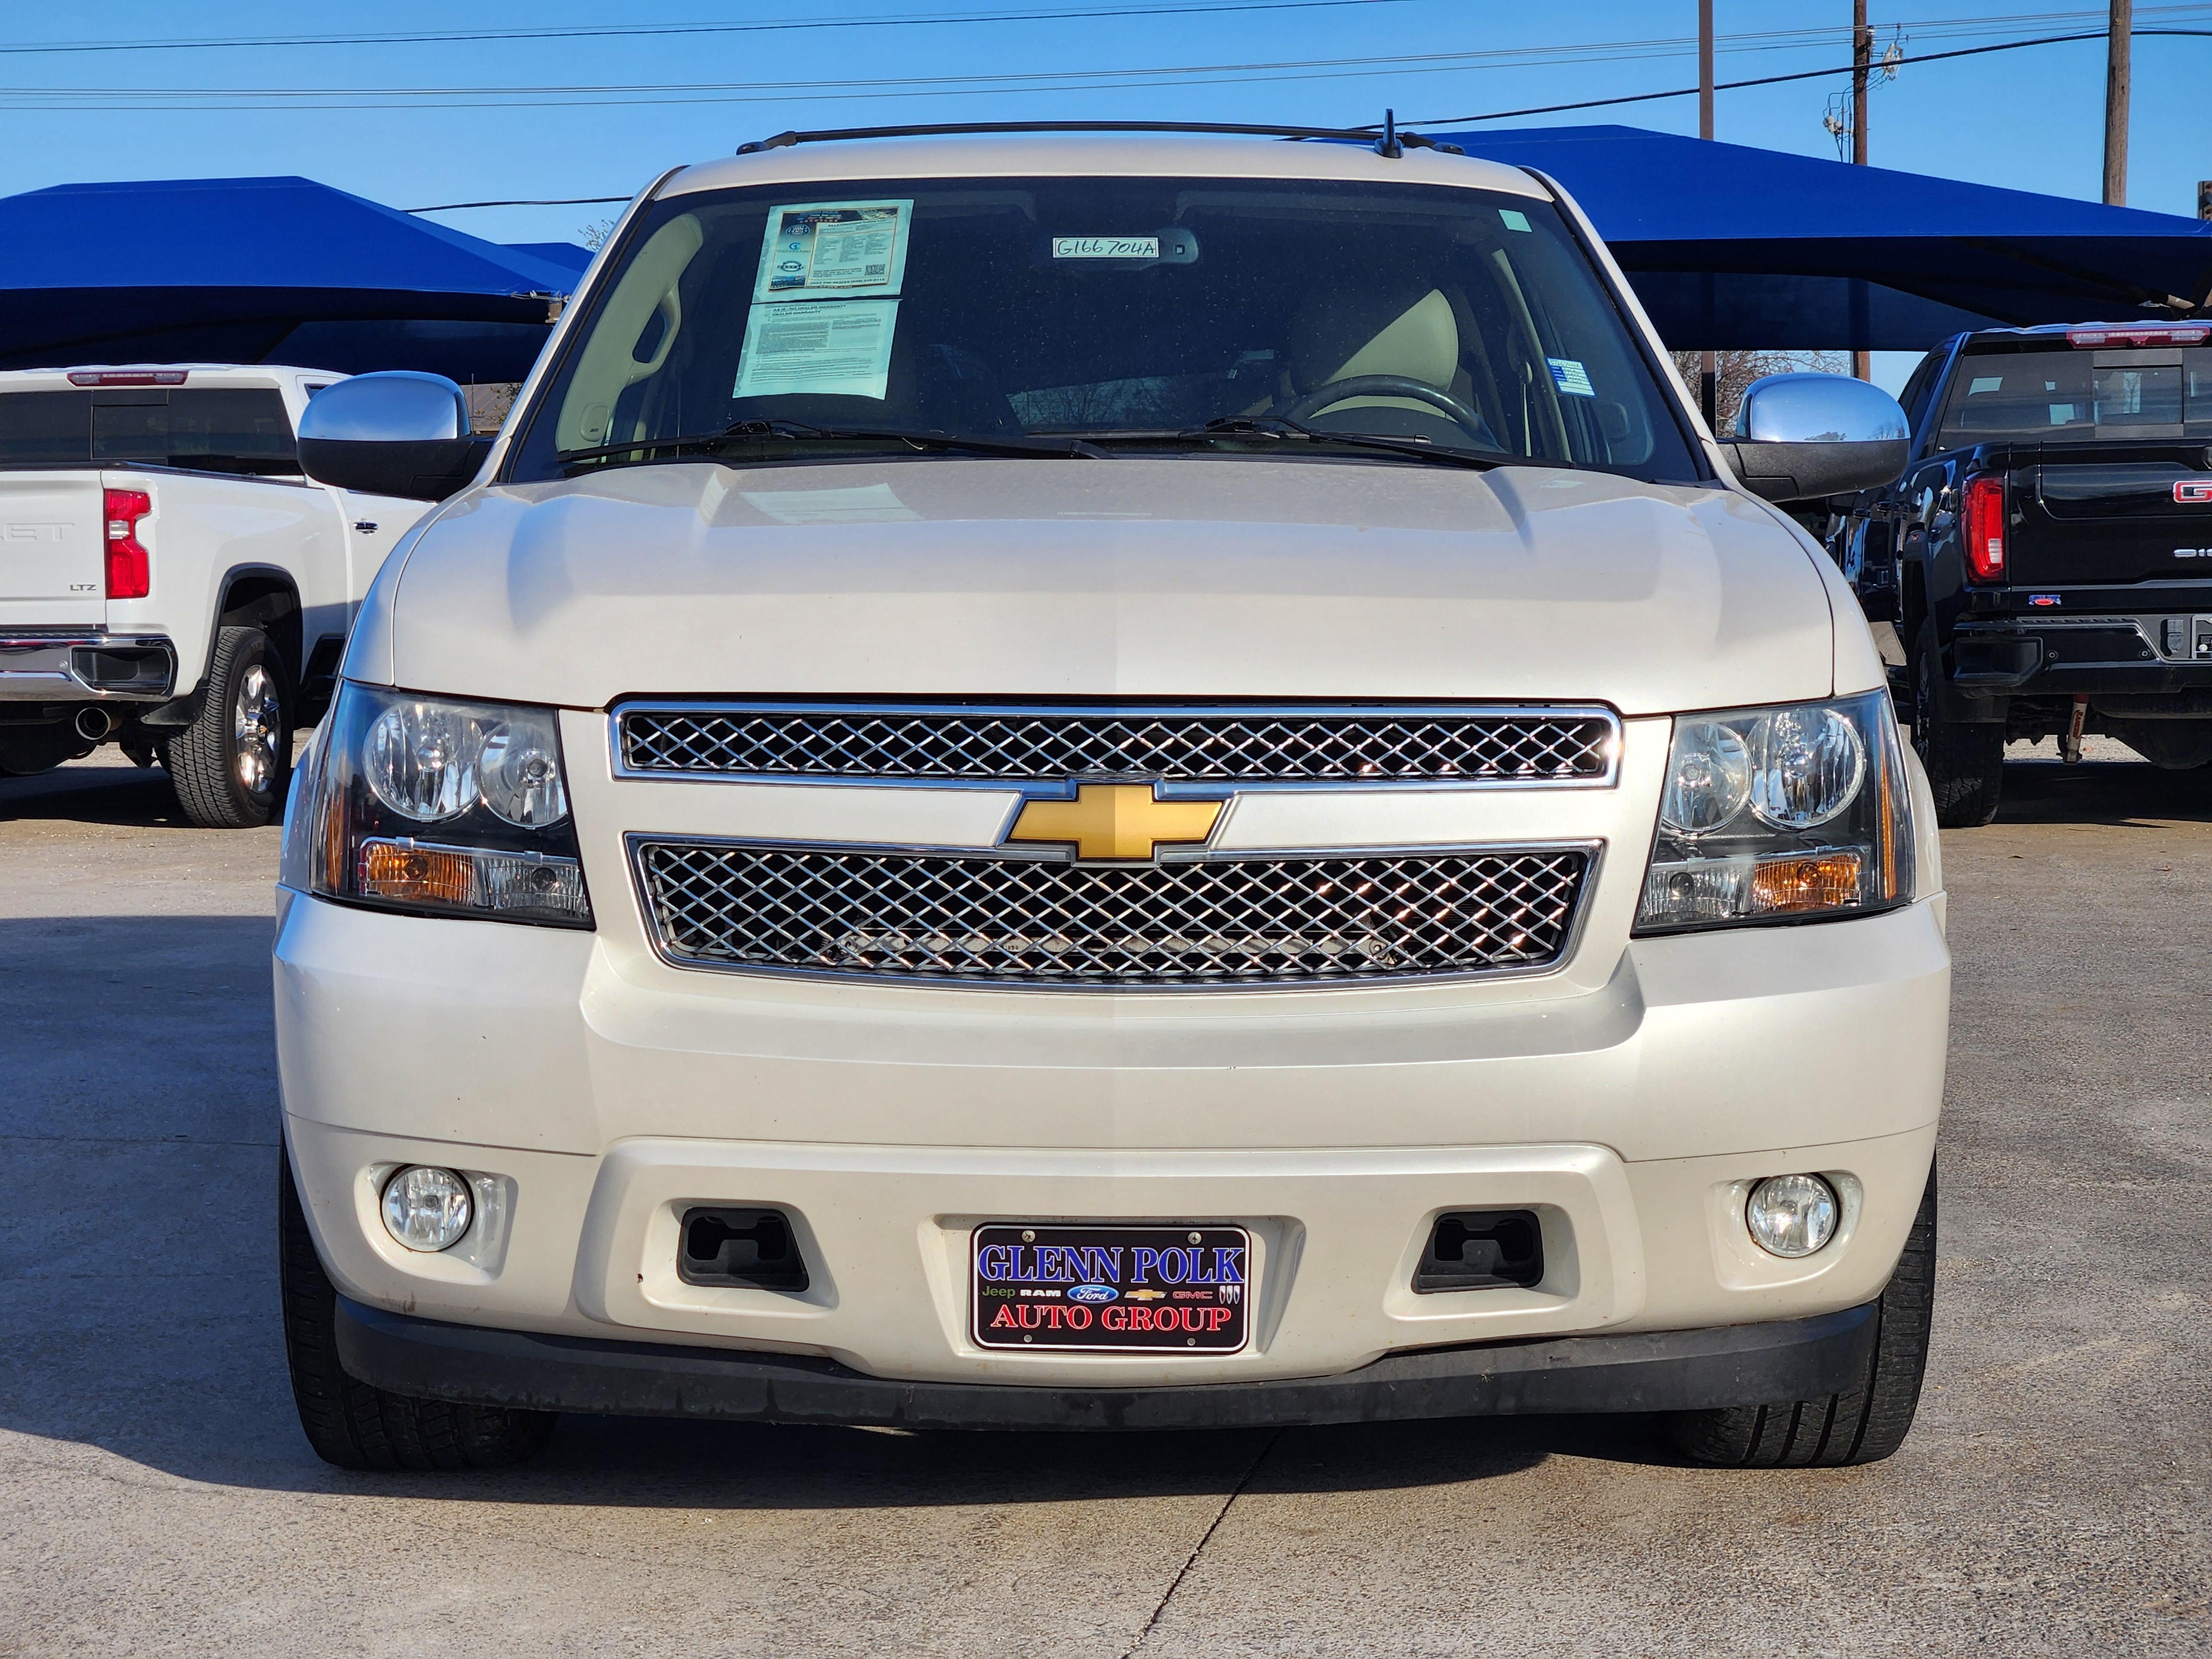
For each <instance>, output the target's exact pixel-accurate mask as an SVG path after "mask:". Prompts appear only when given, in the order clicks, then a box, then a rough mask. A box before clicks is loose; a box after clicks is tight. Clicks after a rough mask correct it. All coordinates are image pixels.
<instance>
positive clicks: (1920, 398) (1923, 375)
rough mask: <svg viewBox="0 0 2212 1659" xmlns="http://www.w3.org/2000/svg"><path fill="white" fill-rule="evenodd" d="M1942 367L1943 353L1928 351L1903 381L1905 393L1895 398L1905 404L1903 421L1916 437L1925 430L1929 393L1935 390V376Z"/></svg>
mask: <svg viewBox="0 0 2212 1659" xmlns="http://www.w3.org/2000/svg"><path fill="white" fill-rule="evenodd" d="M1942 367H1943V354H1942V353H1941V352H1940V351H1931V352H1929V354H1928V355H1927V356H1925V357H1923V358H1922V359H1921V360H1920V367H1919V368H1916V369H1914V370H1913V371H1912V378H1911V380H1907V381H1906V382H1905V395H1904V396H1903V397H1901V398H1899V399H1898V400H1897V401H1898V402H1899V403H1900V404H1904V405H1905V421H1906V422H1907V424H1909V425H1910V426H1911V428H1912V435H1913V436H1914V437H1916V438H1917V437H1919V436H1920V435H1921V434H1922V433H1923V431H1925V430H1926V427H1927V415H1928V403H1929V393H1930V392H1934V391H1935V390H1936V375H1937V374H1939V373H1941V372H1942Z"/></svg>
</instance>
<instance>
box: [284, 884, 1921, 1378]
mask: <svg viewBox="0 0 2212 1659" xmlns="http://www.w3.org/2000/svg"><path fill="white" fill-rule="evenodd" d="M593 897H594V902H595V904H596V905H598V906H599V913H600V916H601V931H600V932H599V933H597V934H583V933H564V932H554V931H547V930H539V929H534V928H528V927H510V926H502V925H500V924H495V923H486V922H476V921H428V920H423V919H420V918H413V917H403V916H395V915H383V914H378V913H374V912H370V911H363V910H356V909H349V908H343V907H339V906H336V905H332V904H330V903H327V902H323V901H319V900H314V899H309V898H305V897H300V896H291V895H287V896H286V898H285V902H284V907H283V913H282V917H281V921H280V927H279V935H278V939H277V946H276V1010H277V1032H278V1047H279V1056H280V1065H281V1072H282V1078H283V1091H284V1102H285V1106H286V1109H287V1121H286V1134H287V1139H288V1140H289V1145H290V1146H291V1150H292V1157H293V1160H294V1167H295V1176H296V1178H297V1181H298V1185H299V1188H300V1190H301V1195H302V1198H303V1200H304V1201H305V1202H306V1204H307V1209H308V1214H309V1220H310V1224H311V1225H312V1227H313V1231H314V1232H315V1235H316V1237H317V1240H318V1243H319V1245H320V1247H321V1251H322V1255H323V1257H324V1260H325V1263H326V1265H327V1266H328V1267H329V1269H330V1272H331V1277H332V1279H333V1280H334V1281H335V1282H336V1283H337V1286H338V1288H339V1290H340V1291H341V1292H342V1293H343V1295H344V1296H345V1297H348V1298H349V1299H350V1300H352V1301H353V1302H355V1303H357V1304H361V1305H362V1306H364V1307H367V1308H375V1309H382V1310H387V1311H392V1312H403V1313H406V1314H409V1315H410V1316H414V1317H416V1318H418V1319H422V1320H428V1321H431V1322H436V1323H438V1324H440V1325H450V1326H464V1327H471V1328H484V1329H489V1330H493V1331H502V1332H507V1333H519V1334H525V1335H528V1336H532V1337H560V1338H566V1339H581V1340H586V1341H598V1342H614V1343H617V1344H637V1343H644V1344H649V1345H655V1346H670V1347H676V1348H681V1349H692V1350H708V1351H714V1350H722V1351H727V1350H732V1349H738V1350H745V1351H749V1352H750V1353H751V1354H753V1355H755V1356H758V1355H761V1354H781V1355H795V1356H803V1357H808V1358H812V1359H816V1360H820V1361H826V1362H829V1363H830V1364H834V1365H835V1366H838V1367H842V1368H843V1369H844V1370H847V1371H849V1372H852V1373H854V1374H856V1375H860V1376H869V1377H874V1378H878V1379H884V1380H886V1381H892V1382H897V1383H936V1384H945V1385H947V1386H962V1387H975V1386H987V1387H1006V1386H1009V1385H1011V1386H1015V1387H1032V1388H1037V1389H1076V1390H1091V1391H1103V1392H1104V1393H1106V1394H1119V1393H1121V1392H1124V1391H1128V1390H1138V1391H1152V1390H1161V1389H1170V1390H1179V1389H1187V1388H1189V1387H1194V1386H1199V1385H1207V1384H1216V1383H1219V1384H1229V1383H1263V1382H1282V1381H1289V1380H1293V1379H1298V1378H1308V1379H1310V1378H1316V1377H1323V1378H1326V1377H1335V1376H1346V1375H1347V1374H1351V1373H1354V1372H1357V1371H1359V1370H1361V1368H1363V1367H1366V1366H1370V1365H1372V1364H1376V1362H1378V1361H1380V1360H1382V1359H1383V1358H1384V1356H1387V1355H1403V1354H1405V1353H1407V1352H1409V1351H1415V1350H1443V1349H1447V1348H1461V1347H1464V1346H1467V1345H1468V1344H1474V1343H1483V1344H1488V1343H1497V1342H1510V1343H1528V1342H1532V1341H1546V1340H1554V1339H1563V1338H1569V1337H1579V1336H1585V1335H1595V1334H1604V1335H1606V1336H1607V1337H1612V1336H1616V1335H1620V1336H1626V1335H1628V1334H1649V1333H1663V1332H1682V1331H1699V1330H1711V1329H1714V1328H1755V1327H1761V1326H1765V1325H1767V1324H1770V1323H1772V1322H1777V1321H1790V1320H1796V1319H1802V1318H1808V1317H1816V1316H1823V1315H1827V1314H1832V1313H1837V1312H1839V1311H1842V1310H1847V1309H1850V1308H1854V1307H1858V1306H1860V1305H1862V1304H1865V1303H1867V1302H1869V1301H1870V1300H1872V1299H1873V1298H1874V1297H1876V1296H1877V1295H1879V1293H1880V1291H1881V1288H1882V1286H1883V1285H1884V1284H1885V1283H1886V1282H1887V1279H1888V1277H1889V1274H1890V1273H1891V1271H1892V1269H1893V1266H1894V1264H1895V1261H1896V1260H1897V1256H1898V1253H1899V1249H1901V1247H1902V1244H1903V1241H1904V1238H1905V1233H1906V1231H1907V1229H1908V1228H1909V1226H1910V1225H1911V1218H1912V1216H1913V1213H1914V1212H1915V1210H1916V1208H1917V1205H1918V1202H1919V1199H1920V1195H1921V1192H1922V1190H1923V1186H1924V1184H1925V1180H1926V1176H1927V1170H1928V1167H1929V1159H1930V1158H1931V1156H1932V1153H1933V1147H1934V1140H1935V1125H1936V1115H1937V1109H1938V1103H1939V1100H1940V1097H1941V1093H1942V1074H1943V1060H1944V1048H1945V1039H1946V1027H1947V1020H1946V1004H1947V1000H1948V995H1947V994H1948V971H1949V970H1948V957H1947V956H1946V953H1945V951H1944V947H1943V943H1942V929H1941V925H1940V916H1939V914H1938V906H1939V904H1940V899H1939V898H1931V899H1927V900H1923V901H1922V902H1920V903H1918V904H1916V905H1915V906H1913V907H1911V908H1908V909H1905V910H1901V911H1898V912H1893V913H1891V914H1889V915H1882V916H1876V917H1869V918H1866V919H1863V920H1859V921H1845V922H1832V923H1824V924H1820V925H1817V926H1810V927H1790V928H1767V929H1751V930H1744V931H1741V932H1734V933H1714V934H1706V935H1686V936H1680V937H1676V938H1669V939H1639V940H1634V941H1630V940H1628V939H1626V925H1625V920H1621V921H1618V923H1617V926H1618V927H1619V932H1618V933H1612V934H1610V935H1608V934H1607V932H1606V931H1605V930H1604V929H1603V928H1601V927H1600V928H1594V929H1593V933H1592V935H1591V942H1589V943H1586V944H1585V946H1584V955H1585V956H1588V955H1589V954H1591V953H1592V952H1594V951H1601V952H1602V954H1603V957H1604V958H1605V960H1604V961H1603V962H1601V963H1599V965H1598V969H1597V971H1596V972H1595V974H1593V975H1590V976H1589V980H1590V981H1594V982H1585V983H1582V984H1577V983H1574V982H1571V981H1570V980H1569V979H1568V978H1567V977H1566V976H1564V975H1563V976H1561V977H1560V978H1559V980H1557V981H1550V982H1543V981H1510V982H1500V983H1496V984H1487V985H1482V984H1477V985H1457V986H1452V985H1431V986H1425V987H1405V988H1401V989H1380V988H1338V989H1332V990H1328V991H1322V992H1311V993H1292V994H1279V995H1273V994H1256V993H1255V994H1239V995H1238V996H1236V997H1233V998H1209V997H1206V996H1198V997H1189V996H1173V995H1169V996H1151V997H1146V996H1135V995H1131V996H1097V997H1082V998H1069V997H1059V996H1035V995H1027V996H1025V995H1023V994H1018V993H1012V992H1010V993H1005V994H999V993H992V992H984V991H978V990H975V989H972V988H961V989H944V988H934V987H902V988H898V989H896V990H893V989H887V988H878V987H859V986H852V985H841V986H836V987H823V986H821V985H815V984H808V983H794V982H790V981H770V980H764V979H751V978H747V977H744V976H736V975H684V974H681V973H679V972H678V971H676V970H673V969H668V968H666V967H665V965H664V964H661V963H659V962H658V961H657V960H655V959H654V958H653V957H652V956H651V955H650V952H649V951H647V950H645V949H644V948H642V945H641V942H631V941H629V940H628V939H626V938H625V937H624V932H623V929H624V927H626V926H627V923H626V922H620V923H617V922H616V921H615V917H616V916H617V915H618V914H619V913H618V911H617V906H618V905H619V904H620V902H621V896H620V895H619V894H618V893H601V892H597V891H595V892H594V895H593ZM611 924H612V925H611ZM1597 941H1603V943H1602V944H1600V943H1598V942H1597ZM400 1164H439V1165H442V1166H444V1167H448V1168H453V1169H457V1170H461V1171H463V1172H464V1173H465V1175H467V1176H469V1178H470V1179H471V1181H472V1182H474V1183H475V1184H476V1186H477V1192H478V1194H479V1200H480V1205H481V1209H480V1212H479V1213H480V1215H481V1217H482V1219H481V1220H480V1222H479V1224H478V1226H477V1230H476V1231H474V1232H472V1233H471V1235H470V1237H468V1238H465V1240H464V1241H463V1242H462V1243H460V1244H459V1245H458V1246H456V1247H455V1248H454V1249H453V1250H451V1251H447V1252H446V1253H443V1254H441V1255H417V1254H415V1253H412V1252H409V1251H407V1250H404V1249H402V1248H400V1247H399V1246H398V1244H396V1243H394V1242H393V1241H392V1239H391V1238H390V1237H388V1236H387V1235H386V1233H385V1231H384V1230H383V1227H382V1225H381V1224H380V1221H379V1220H378V1218H377V1212H376V1200H377V1194H378V1193H379V1191H380V1187H381V1184H382V1182H383V1181H384V1179H385V1178H386V1176H388V1175H389V1173H390V1172H391V1171H392V1170H393V1169H394V1168H396V1167H398V1165H400ZM1796 1170H1818V1171H1821V1172H1823V1173H1826V1174H1827V1175H1828V1176H1830V1177H1831V1178H1832V1180H1833V1181H1834V1182H1836V1184H1837V1185H1838V1188H1839V1189H1840V1190H1841V1191H1842V1193H1843V1194H1844V1222H1843V1226H1842V1230H1841V1231H1840V1233H1839V1235H1838V1237H1837V1239H1836V1240H1835V1241H1834V1242H1833V1243H1832V1244H1830V1245H1829V1247H1828V1248H1827V1249H1824V1250H1822V1251H1821V1252H1820V1254H1819V1255H1815V1256H1814V1257H1811V1258H1808V1259H1806V1260H1804V1261H1782V1260H1780V1259H1778V1258H1775V1257H1771V1256H1767V1255H1763V1254H1762V1253H1761V1252H1759V1250H1758V1249H1756V1247H1755V1246H1753V1244H1752V1243H1751V1241H1750V1238H1749V1237H1748V1235H1747V1233H1746V1232H1745V1231H1744V1229H1743V1225H1742V1218H1741V1211H1742V1202H1743V1197H1744V1194H1745V1193H1746V1192H1747V1189H1748V1188H1749V1186H1750V1185H1751V1184H1752V1183H1753V1182H1755V1181H1757V1180H1758V1179H1759V1178H1760V1177H1762V1176H1768V1175H1775V1174H1783V1173H1788V1172H1791V1171H1796ZM691 1205H729V1206H769V1207H776V1208H781V1209H782V1210H784V1211H785V1212H787V1214H788V1215H789V1216H790V1217H791V1218H792V1221H793V1230H794V1232H795V1234H796V1236H797V1237H798V1239H799V1244H800V1247H801V1249H802V1251H803V1253H804V1254H805V1256H806V1259H807V1261H808V1264H809V1267H810V1272H811V1274H812V1275H813V1277H812V1281H811V1284H810V1285H809V1288H808V1289H807V1290H806V1291H804V1292H801V1293H797V1294H787V1293H782V1292H776V1291H763V1290H756V1289H750V1288H734V1287H714V1286H702V1285H690V1284H686V1283H684V1282H683V1281H682V1280H681V1279H680V1278H679V1276H678V1273H677V1269H676V1249H675V1244H676V1233H677V1228H678V1218H679V1216H680V1214H681V1212H682V1211H683V1209H684V1208H685V1207H687V1206H691ZM1482 1208H1528V1209H1533V1210H1534V1211H1536V1212H1538V1214H1539V1216H1540V1218H1541V1224H1542V1231H1543V1236H1544V1244H1545V1261H1546V1273H1545V1277H1544V1279H1542V1281H1541V1282H1540V1283H1539V1284H1537V1285H1534V1287H1532V1288H1528V1289H1520V1288H1499V1289H1492V1290H1479V1291H1451V1292H1446V1293H1442V1294H1425V1295H1424V1294H1416V1293H1415V1292H1414V1291H1413V1289H1412V1286H1411V1279H1412V1275H1413V1269H1414V1267H1415V1265H1416V1263H1417V1261H1418V1260H1419V1254H1420V1250H1421V1248H1422V1245H1423V1243H1425V1239H1426V1237H1427V1234H1428V1231H1429V1229H1430V1228H1431V1225H1433V1222H1434V1219H1435V1218H1436V1216H1437V1214H1438V1213H1439V1212H1443V1211H1447V1210H1460V1209H1482ZM1109 1219H1110V1220H1120V1221H1153V1222H1173V1223H1178V1224H1180V1223H1185V1222H1188V1223H1191V1224H1194V1225H1195V1224H1198V1223H1201V1222H1206V1223H1220V1224H1234V1225H1243V1226H1245V1227H1247V1228H1249V1230H1250V1231H1251V1233H1252V1235H1253V1247H1254V1267H1255V1280H1254V1290H1253V1297H1254V1302H1253V1338H1252V1340H1251V1342H1250V1344H1249V1346H1247V1348H1246V1349H1245V1350H1244V1351H1243V1352H1238V1353H1236V1354H1231V1355H1195V1354H1194V1355H1180V1354H1170V1355H1166V1356H1161V1355H1158V1354H1150V1355H1133V1354H1120V1353H1116V1354H1097V1353H1066V1352H1060V1353H1048V1352H1004V1351H984V1350H981V1349H980V1348H978V1347H977V1346H975V1344H974V1343H973V1342H972V1341H971V1340H969V1336H968V1334H967V1333H968V1328H969V1321H968V1310H967V1296H968V1281H967V1261H966V1256H965V1251H966V1249H967V1242H968V1239H969V1234H970V1231H971V1230H972V1229H973V1228H974V1227H975V1225H979V1224H981V1223H983V1222H986V1221H1015V1222H1023V1221H1047V1222H1049V1221H1097V1220H1109ZM1394 1363H1395V1362H1394ZM1547 1363H1548V1362H1547ZM1793 1397H1795V1396H1793ZM1553 1408H1556V1407H1547V1409H1553ZM1622 1408H1626V1407H1622ZM1526 1409H1535V1407H1526Z"/></svg>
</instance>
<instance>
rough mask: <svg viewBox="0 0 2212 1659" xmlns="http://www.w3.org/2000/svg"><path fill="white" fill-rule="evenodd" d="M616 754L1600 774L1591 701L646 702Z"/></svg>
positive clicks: (944, 771)
mask: <svg viewBox="0 0 2212 1659" xmlns="http://www.w3.org/2000/svg"><path fill="white" fill-rule="evenodd" d="M618 722H619V736H618V741H617V752H618V754H619V755H620V757H621V760H622V763H623V768H624V769H626V770H628V771H631V772H638V773H646V774H655V773H659V774H669V773H674V774H687V775H702V774H703V775H724V776H756V777H757V776H769V777H824V776H827V777H844V778H896V779H912V778H946V779H985V780H987V779H1024V778H1068V777H1090V776H1097V775H1113V774H1117V773H1120V774H1129V775H1136V776H1140V777H1148V778H1167V779H1188V780H1191V781H1216V782H1248V783H1249V782H1270V781H1283V782H1302V783H1317V782H1325V783H1361V782H1393V781H1457V782H1484V781H1494V782H1521V783H1580V782H1595V781H1602V780H1604V779H1607V778H1608V777H1610V776H1611V775H1612V766H1613V754H1614V749H1615V745H1614V743H1613V737H1614V733H1615V730H1616V726H1615V722H1614V720H1613V717H1612V716H1611V715H1610V714H1607V713H1606V712H1605V711H1604V710H1602V709H1589V708H1555V709H1547V708H1535V709H1488V710H1486V709H1475V708H1470V709H1463V710H1462V709H1455V708H1443V709H1438V708H1419V709H1406V708H1396V709H1392V708H1379V709H1374V710H1366V711H1361V710H1343V709H1335V710H1328V711H1312V712H1308V711H1300V710H1297V709H1284V708H1247V709H1238V708H1203V709H1194V708H1188V707H1182V708H1158V709H1150V710H1148V709H1144V708H1114V709H1082V708H1066V707H1061V708H981V707H979V708H966V709H943V708H886V707H877V708H836V707H822V706H813V707H792V706H781V707H779V706H775V705H772V704H758V705H751V706H744V707H738V706H714V707H707V706H689V707H680V708H670V707H663V706H653V707H646V708H627V709H624V710H623V712H622V713H621V714H620V715H619V716H618Z"/></svg>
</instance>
